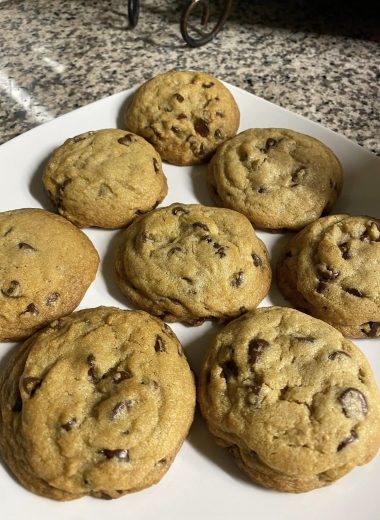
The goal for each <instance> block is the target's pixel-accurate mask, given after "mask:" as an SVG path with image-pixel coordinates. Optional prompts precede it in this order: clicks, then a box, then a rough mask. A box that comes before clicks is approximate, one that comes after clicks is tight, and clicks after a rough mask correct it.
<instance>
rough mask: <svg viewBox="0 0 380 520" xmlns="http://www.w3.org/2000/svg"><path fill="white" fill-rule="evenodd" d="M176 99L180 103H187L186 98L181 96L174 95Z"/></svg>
mask: <svg viewBox="0 0 380 520" xmlns="http://www.w3.org/2000/svg"><path fill="white" fill-rule="evenodd" d="M174 97H175V98H176V100H177V101H178V102H179V103H183V102H184V101H185V98H184V97H183V96H181V94H174Z"/></svg>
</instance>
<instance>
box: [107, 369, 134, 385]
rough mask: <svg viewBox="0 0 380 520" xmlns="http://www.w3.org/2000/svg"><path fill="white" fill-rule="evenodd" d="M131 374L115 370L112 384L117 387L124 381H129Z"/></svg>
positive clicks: (126, 371) (127, 371)
mask: <svg viewBox="0 0 380 520" xmlns="http://www.w3.org/2000/svg"><path fill="white" fill-rule="evenodd" d="M131 377H132V373H131V372H130V371H129V370H127V369H125V370H117V371H116V372H115V373H114V375H113V378H112V379H113V382H114V383H116V384H117V385H118V384H119V383H121V382H122V381H124V379H131Z"/></svg>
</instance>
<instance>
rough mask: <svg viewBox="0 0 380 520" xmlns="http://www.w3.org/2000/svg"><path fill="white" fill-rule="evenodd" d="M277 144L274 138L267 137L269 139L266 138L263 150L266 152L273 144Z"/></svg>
mask: <svg viewBox="0 0 380 520" xmlns="http://www.w3.org/2000/svg"><path fill="white" fill-rule="evenodd" d="M276 144H277V141H276V140H275V139H272V138H271V137H269V139H267V142H266V143H265V151H266V152H267V151H268V150H269V149H270V148H273V146H275V145H276Z"/></svg>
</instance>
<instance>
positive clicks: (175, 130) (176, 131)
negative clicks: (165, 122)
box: [171, 126, 181, 134]
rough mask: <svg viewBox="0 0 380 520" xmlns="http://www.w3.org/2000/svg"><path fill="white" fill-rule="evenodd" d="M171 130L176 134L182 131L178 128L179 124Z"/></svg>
mask: <svg viewBox="0 0 380 520" xmlns="http://www.w3.org/2000/svg"><path fill="white" fill-rule="evenodd" d="M171 131H172V132H174V133H175V134H180V133H181V129H180V128H178V126H172V127H171Z"/></svg>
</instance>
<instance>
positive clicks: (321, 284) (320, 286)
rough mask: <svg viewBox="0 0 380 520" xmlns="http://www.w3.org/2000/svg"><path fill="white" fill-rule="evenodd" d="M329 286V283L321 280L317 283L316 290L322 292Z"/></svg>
mask: <svg viewBox="0 0 380 520" xmlns="http://www.w3.org/2000/svg"><path fill="white" fill-rule="evenodd" d="M326 287H327V283H326V282H319V284H318V285H317V288H316V291H317V293H322V292H323V291H324V290H325V289H326Z"/></svg>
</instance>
